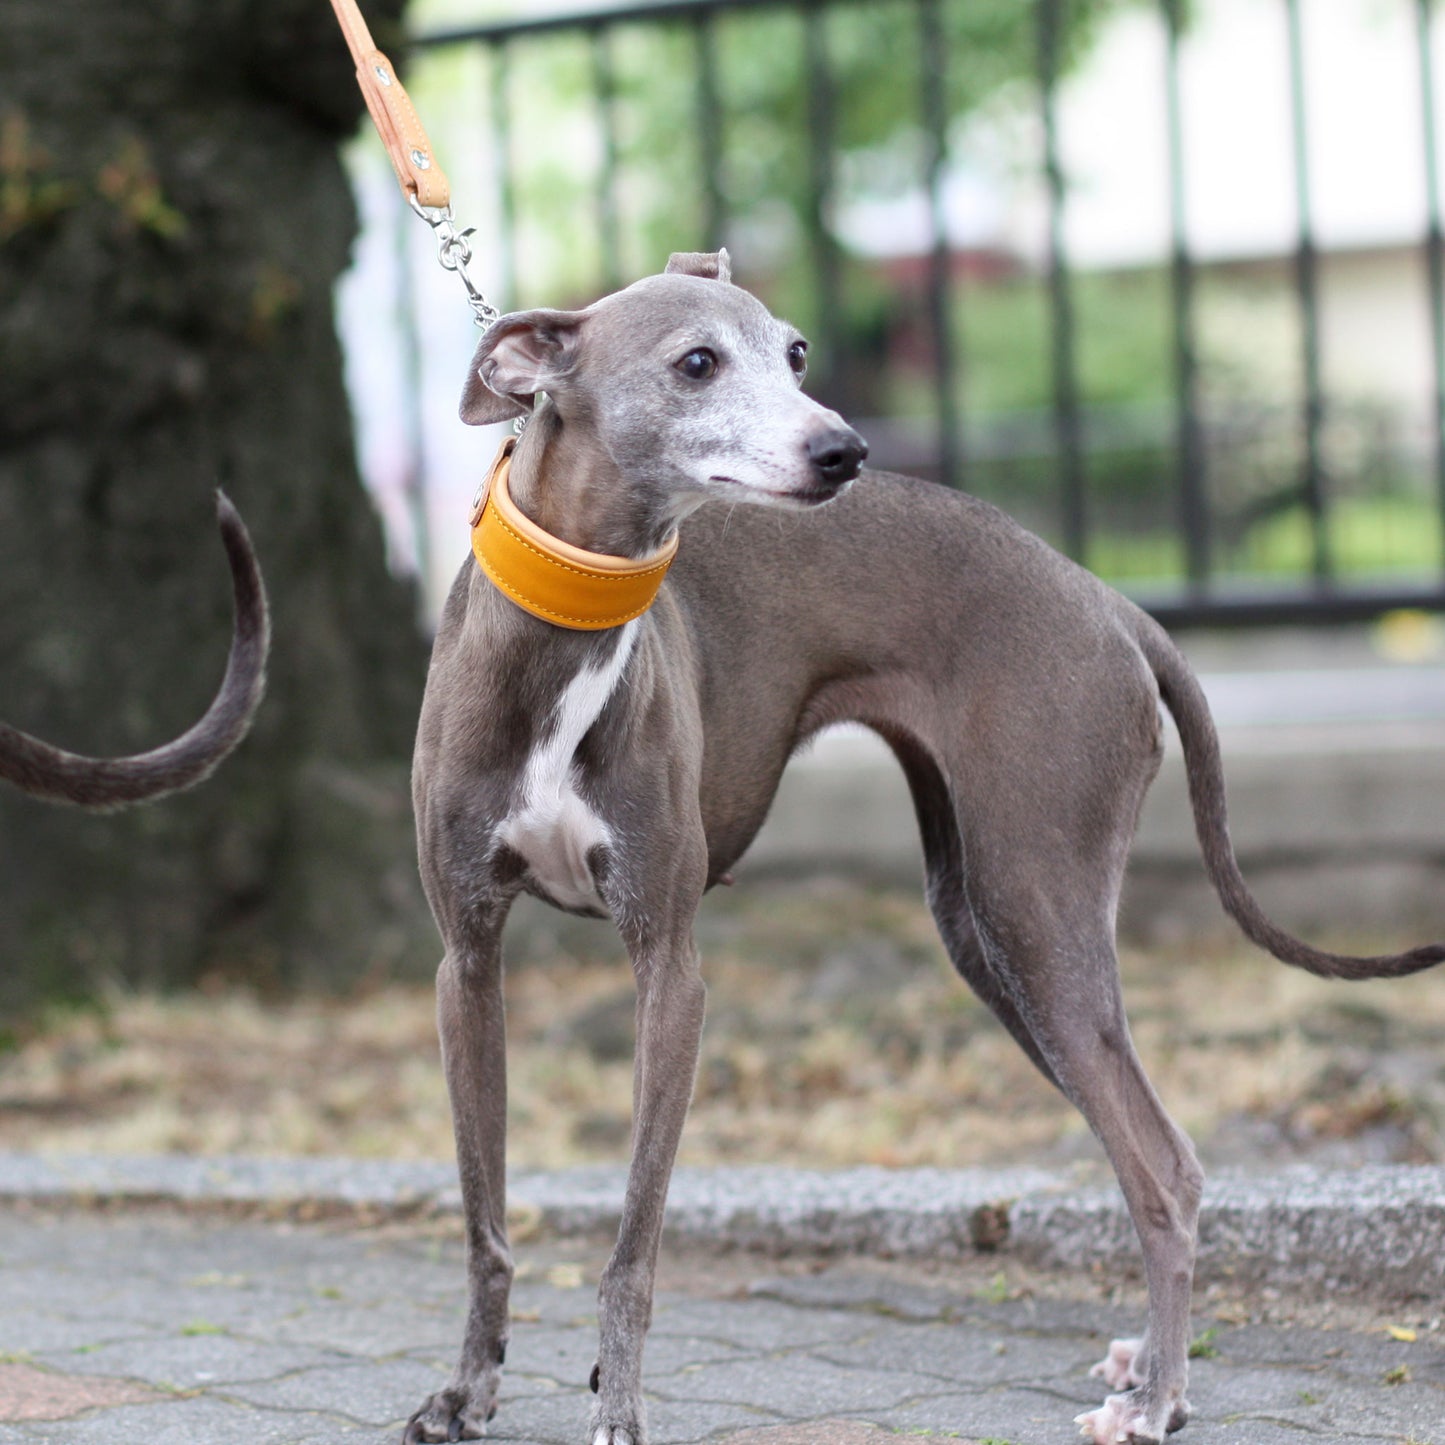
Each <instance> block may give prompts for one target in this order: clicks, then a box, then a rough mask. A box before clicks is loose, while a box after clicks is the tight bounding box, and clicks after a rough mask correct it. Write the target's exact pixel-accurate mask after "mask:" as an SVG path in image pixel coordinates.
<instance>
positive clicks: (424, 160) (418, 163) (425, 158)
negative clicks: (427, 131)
mask: <svg viewBox="0 0 1445 1445" xmlns="http://www.w3.org/2000/svg"><path fill="white" fill-rule="evenodd" d="M411 163H412V165H414V166H415V167H416V168H417V170H419V171H429V170H430V169H431V157H430V156H429V155H428V154H427V153H426V152H425V151H413V152H412V153H411Z"/></svg>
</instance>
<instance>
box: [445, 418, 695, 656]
mask: <svg viewBox="0 0 1445 1445" xmlns="http://www.w3.org/2000/svg"><path fill="white" fill-rule="evenodd" d="M516 444H517V439H516V437H508V438H507V440H506V441H505V442H503V443H502V448H501V450H500V451H499V452H498V453H497V458H496V460H495V461H494V462H493V463H492V469H491V471H490V472H489V473H488V474H487V479H486V481H485V482H483V483H482V490H481V492H480V493H479V494H478V496H477V500H476V502H475V503H473V506H472V552H473V553H474V554H475V556H476V559H477V561H478V562H479V563H480V564H481V568H482V571H483V572H485V573H486V574H487V576H488V578H489V579H490V580H491V581H492V582H493V583H494V584H495V585H496V586H497V587H499V588H500V589H501V590H502V591H503V592H504V593H506V595H507V596H508V597H510V598H511V600H512V601H513V602H515V603H516V604H517V606H518V607H520V608H522V610H523V611H525V612H530V613H531V614H532V616H533V617H540V618H541V619H542V620H543V621H544V622H550V623H552V624H553V625H554V626H556V627H568V628H571V629H573V630H574V631H577V632H599V631H601V630H602V629H603V628H607V627H620V626H622V624H623V623H624V622H631V621H632V620H633V618H635V617H641V616H642V614H643V613H644V612H646V611H647V609H648V608H649V607H651V606H652V603H653V599H654V598H655V597H656V596H657V589H658V588H659V587H661V586H662V579H663V578H664V577H666V576H667V569H668V568H669V567H670V566H672V559H673V558H674V557H675V556H676V555H677V541H678V539H677V534H676V533H674V534H673V535H672V537H671V538H670V539H669V540H668V541H667V542H665V543H664V544H663V546H662V548H661V549H660V550H659V551H657V552H654V553H653V554H652V556H651V557H645V558H644V559H643V560H642V561H640V562H634V561H632V560H631V559H629V558H627V557H610V556H608V555H607V554H605V553H602V552H587V551H584V550H583V549H582V548H581V547H574V546H573V545H572V544H571V543H570V542H564V541H562V539H561V538H560V537H554V536H552V534H551V533H550V532H545V531H543V529H542V528H541V527H539V526H538V525H537V524H536V523H535V522H534V521H532V519H531V518H530V517H526V516H524V515H523V514H522V512H521V511H520V510H519V509H518V507H517V504H516V503H515V502H514V501H513V500H512V495H511V492H510V491H509V490H508V486H507V475H508V473H509V472H510V471H511V466H512V451H513V448H514V447H515V446H516Z"/></svg>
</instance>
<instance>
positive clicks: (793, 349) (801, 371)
mask: <svg viewBox="0 0 1445 1445" xmlns="http://www.w3.org/2000/svg"><path fill="white" fill-rule="evenodd" d="M788 365H789V366H791V367H792V368H793V375H794V376H796V377H797V378H798V380H799V381H802V379H803V378H804V377H805V376H806V375H807V374H808V343H807V342H806V341H795V342H794V343H793V344H792V345H791V346H790V347H789V348H788Z"/></svg>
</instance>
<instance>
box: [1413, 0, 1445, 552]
mask: <svg viewBox="0 0 1445 1445" xmlns="http://www.w3.org/2000/svg"><path fill="white" fill-rule="evenodd" d="M1433 12H1434V0H1416V4H1415V19H1416V34H1417V37H1418V43H1419V49H1420V105H1421V116H1422V118H1423V120H1424V131H1425V203H1426V208H1427V222H1426V230H1425V265H1426V270H1427V274H1428V276H1429V281H1430V343H1431V358H1432V361H1433V365H1434V382H1435V386H1434V394H1433V396H1432V397H1431V403H1432V410H1431V417H1430V420H1431V424H1432V430H1433V437H1432V440H1433V443H1434V448H1435V500H1436V508H1437V511H1438V513H1439V518H1438V521H1439V527H1440V548H1441V551H1440V566H1441V570H1442V572H1445V242H1442V236H1441V224H1440V172H1439V149H1438V142H1437V138H1436V134H1435V62H1434V57H1433V55H1432V54H1431V50H1430V46H1431V42H1432V40H1433V38H1434V13H1433Z"/></svg>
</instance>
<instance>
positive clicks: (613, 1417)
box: [586, 1401, 647, 1445]
mask: <svg viewBox="0 0 1445 1445" xmlns="http://www.w3.org/2000/svg"><path fill="white" fill-rule="evenodd" d="M586 1439H587V1445H647V1422H646V1421H645V1420H644V1419H643V1415H642V1410H641V1408H640V1407H639V1408H638V1409H637V1410H629V1411H617V1412H614V1411H611V1410H607V1409H605V1408H604V1407H603V1405H602V1403H601V1401H598V1402H597V1404H595V1405H594V1406H593V1407H592V1418H591V1420H590V1421H588V1424H587V1437H586Z"/></svg>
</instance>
